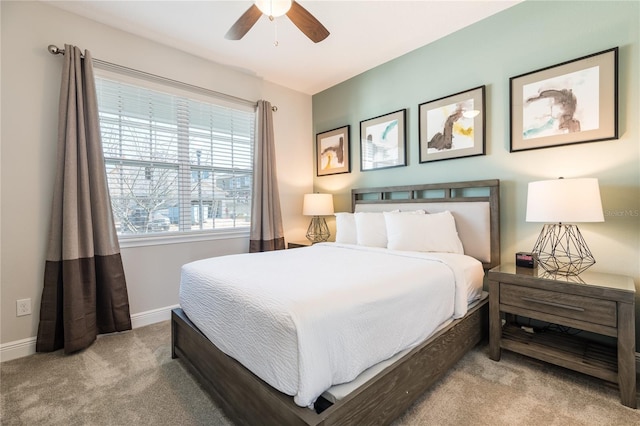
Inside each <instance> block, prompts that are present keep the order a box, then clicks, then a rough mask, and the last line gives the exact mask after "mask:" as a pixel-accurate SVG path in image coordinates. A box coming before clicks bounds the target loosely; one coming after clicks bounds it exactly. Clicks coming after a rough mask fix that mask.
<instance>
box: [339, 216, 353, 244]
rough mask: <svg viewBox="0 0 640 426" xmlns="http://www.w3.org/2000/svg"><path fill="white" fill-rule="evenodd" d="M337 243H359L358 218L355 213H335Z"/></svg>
mask: <svg viewBox="0 0 640 426" xmlns="http://www.w3.org/2000/svg"><path fill="white" fill-rule="evenodd" d="M335 216H336V243H343V244H357V243H358V238H357V236H356V218H355V217H354V216H353V213H346V212H344V213H335Z"/></svg>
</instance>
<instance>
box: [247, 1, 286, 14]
mask: <svg viewBox="0 0 640 426" xmlns="http://www.w3.org/2000/svg"><path fill="white" fill-rule="evenodd" d="M255 3H256V6H258V9H260V12H262V13H264V14H265V15H267V16H273V17H274V18H277V17H278V16H282V15H284V14H285V13H287V12H288V11H289V9H291V0H256V2H255Z"/></svg>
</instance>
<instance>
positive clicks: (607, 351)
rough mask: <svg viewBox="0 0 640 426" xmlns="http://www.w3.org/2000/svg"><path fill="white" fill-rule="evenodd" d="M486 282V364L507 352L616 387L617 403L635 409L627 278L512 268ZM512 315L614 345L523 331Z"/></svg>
mask: <svg viewBox="0 0 640 426" xmlns="http://www.w3.org/2000/svg"><path fill="white" fill-rule="evenodd" d="M488 279H489V351H490V354H489V356H490V358H491V359H492V360H494V361H499V360H500V351H501V349H507V350H510V351H513V352H517V353H520V354H523V355H527V356H530V357H533V358H536V359H539V360H542V361H546V362H549V363H552V364H556V365H559V366H562V367H565V368H570V369H573V370H576V371H579V372H581V373H585V374H589V375H591V376H595V377H598V378H600V379H604V380H607V381H609V382H613V383H617V384H618V387H619V389H620V399H621V401H622V404H623V405H626V406H627V407H631V408H636V403H637V402H636V364H635V286H634V283H633V279H631V278H630V277H626V276H623V275H614V274H603V273H597V272H589V271H586V272H583V273H582V274H580V275H577V276H568V277H567V276H562V275H552V274H549V273H547V272H546V271H544V270H543V269H542V268H537V269H528V268H520V267H516V266H515V265H500V266H497V267H495V268H493V269H491V270H490V271H489V274H488ZM516 315H518V316H522V317H526V318H531V319H534V320H539V321H544V322H546V323H552V324H559V325H563V326H566V327H571V328H572V329H578V330H584V331H588V332H591V333H595V334H600V335H604V336H609V337H612V338H614V339H615V340H616V341H617V346H616V347H610V346H607V345H604V344H600V343H597V342H595V341H594V340H595V339H586V338H584V337H581V336H580V334H577V335H569V334H567V333H561V332H556V331H551V330H543V331H540V332H535V331H534V332H530V331H531V330H529V331H525V330H524V329H522V328H521V327H519V326H518V325H516V323H515V316H516ZM503 318H504V324H503Z"/></svg>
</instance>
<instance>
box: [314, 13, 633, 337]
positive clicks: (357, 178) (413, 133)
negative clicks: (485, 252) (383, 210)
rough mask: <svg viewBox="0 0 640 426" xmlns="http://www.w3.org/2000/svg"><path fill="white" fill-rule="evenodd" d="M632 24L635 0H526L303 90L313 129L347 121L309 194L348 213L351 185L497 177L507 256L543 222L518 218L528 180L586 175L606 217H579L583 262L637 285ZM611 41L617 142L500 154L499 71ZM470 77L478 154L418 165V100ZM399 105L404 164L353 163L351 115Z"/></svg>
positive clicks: (505, 80) (505, 130) (530, 67)
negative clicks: (480, 114) (339, 160)
mask: <svg viewBox="0 0 640 426" xmlns="http://www.w3.org/2000/svg"><path fill="white" fill-rule="evenodd" d="M452 19H455V17H452ZM639 28H640V2H638V1H584V2H580V1H531V0H529V1H525V2H523V3H520V4H518V5H516V6H513V7H511V8H509V9H507V10H505V11H503V12H501V13H498V14H496V15H493V16H491V17H489V18H487V19H485V20H483V21H481V22H479V23H476V24H474V25H472V26H469V27H467V28H465V29H463V30H460V31H458V32H456V33H454V34H451V35H449V36H447V37H445V38H442V39H440V40H438V41H436V42H434V43H431V44H429V45H426V46H423V47H421V48H419V49H417V50H414V51H412V52H410V53H408V54H406V55H403V56H401V57H399V58H397V59H394V60H392V61H389V62H387V63H385V64H382V65H380V66H378V67H376V68H373V69H371V70H369V71H366V72H364V73H362V74H360V75H358V76H356V77H353V78H351V79H349V80H347V81H345V82H343V83H341V84H338V85H336V86H334V87H331V88H329V89H327V90H325V91H323V92H320V93H318V94H316V95H314V96H313V129H314V133H319V132H324V131H327V130H331V129H334V128H337V127H341V126H344V125H350V126H351V141H350V142H351V151H350V152H351V170H352V172H351V173H348V174H340V175H331V176H322V177H317V176H315V177H314V191H316V192H331V193H333V194H334V203H335V206H336V211H348V210H349V209H350V206H351V205H350V190H351V188H361V187H371V186H384V185H403V184H413V183H428V182H449V181H462V180H476V179H491V178H497V179H500V180H501V197H502V198H501V220H502V222H501V251H502V253H501V256H502V261H503V263H506V262H510V261H512V260H513V257H514V253H515V252H516V251H522V250H525V251H526V250H530V249H531V248H532V247H533V245H534V243H535V240H536V238H537V236H538V234H539V232H540V229H541V228H542V224H539V223H527V222H525V210H526V195H527V184H528V183H529V182H531V181H536V180H545V179H554V178H557V177H560V176H563V177H566V178H572V177H595V178H598V179H599V183H600V191H601V196H602V203H603V210H604V213H605V222H604V223H585V224H580V225H579V227H580V230H581V231H582V234H583V236H584V238H585V240H586V241H587V243H588V245H589V248H590V249H591V251H592V253H593V255H594V257H595V258H596V265H594V266H593V267H592V270H594V271H600V272H609V273H619V274H623V275H629V276H631V277H633V278H634V281H635V284H636V288H637V289H638V291H637V292H638V293H640V287H639V285H640V132H639V130H638V129H639V127H638V122H639V121H640V107H639V102H638V101H639V99H640V88H639V84H638V83H639V79H640V67H639V57H640V54H639V53H640V34H639ZM616 46H618V47H619V49H620V51H619V72H618V82H619V94H618V95H619V98H618V105H619V119H618V123H619V139H617V140H610V141H600V142H590V143H583V144H576V145H569V146H562V147H553V148H545V149H538V150H530V151H521V152H514V153H510V152H509V145H510V140H509V138H510V136H509V134H510V124H509V78H510V77H514V76H518V75H521V74H525V73H528V72H531V71H535V70H538V69H541V68H545V67H548V66H553V65H556V64H559V63H561V62H565V61H569V60H572V59H576V58H579V57H582V56H586V55H590V54H592V53H596V52H600V51H603V50H606V49H609V48H612V47H616ZM349 60H354V61H357V60H358V58H357V52H354V55H353V58H351V59H349ZM481 85H485V86H486V111H485V112H486V155H484V156H477V157H469V158H460V159H451V160H444V161H437V162H429V163H423V164H420V163H419V151H418V105H419V104H421V103H423V102H427V101H431V100H434V99H438V98H441V97H444V96H449V95H452V94H455V93H458V92H461V91H465V90H468V89H472V88H475V87H477V86H481ZM403 108H406V109H407V153H408V161H407V164H408V165H407V166H406V167H397V168H391V169H385V170H376V171H366V172H361V171H360V146H359V144H360V142H359V138H360V121H362V120H366V119H369V118H373V117H377V116H379V115H382V114H386V113H389V112H393V111H397V110H399V109H403ZM313 136H314V138H313V139H314V141H313V144H314V146H315V135H313ZM314 151H315V150H314ZM313 161H314V168H313V173H314V175H315V174H316V170H315V158H314V159H313ZM330 226H333V223H330ZM332 233H333V232H332ZM637 299H638V298H637ZM639 306H640V302H638V301H637V302H636V310H637V309H638V307H639ZM639 319H640V313H638V312H637V313H636V323H637V324H639V323H638V320H639ZM636 333H637V334H638V333H640V326H638V325H636ZM639 347H640V346H639Z"/></svg>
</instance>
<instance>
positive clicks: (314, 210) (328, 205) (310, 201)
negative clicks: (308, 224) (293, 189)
mask: <svg viewBox="0 0 640 426" xmlns="http://www.w3.org/2000/svg"><path fill="white" fill-rule="evenodd" d="M302 214H303V215H305V216H328V215H332V214H333V195H331V194H304V201H303V203H302Z"/></svg>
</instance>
